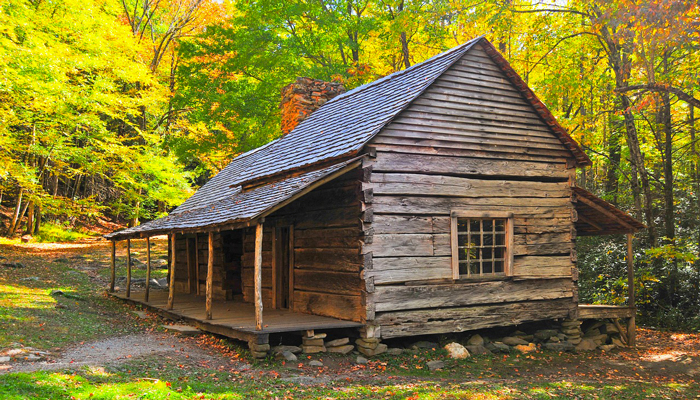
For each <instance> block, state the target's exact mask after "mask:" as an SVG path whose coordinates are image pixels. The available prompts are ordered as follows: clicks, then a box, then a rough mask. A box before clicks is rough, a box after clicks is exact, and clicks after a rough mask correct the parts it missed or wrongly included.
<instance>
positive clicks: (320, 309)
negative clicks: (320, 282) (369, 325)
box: [294, 290, 365, 322]
mask: <svg viewBox="0 0 700 400" xmlns="http://www.w3.org/2000/svg"><path fill="white" fill-rule="evenodd" d="M294 299H295V301H294V311H297V312H304V313H309V314H316V315H324V316H327V317H333V318H338V319H343V320H349V321H358V322H359V321H362V320H363V317H364V312H365V310H364V306H363V304H362V298H361V297H360V296H344V295H337V294H328V293H316V292H305V291H301V290H295V291H294Z"/></svg>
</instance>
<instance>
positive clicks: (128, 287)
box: [126, 239, 131, 297]
mask: <svg viewBox="0 0 700 400" xmlns="http://www.w3.org/2000/svg"><path fill="white" fill-rule="evenodd" d="M126 297H131V239H126Z"/></svg>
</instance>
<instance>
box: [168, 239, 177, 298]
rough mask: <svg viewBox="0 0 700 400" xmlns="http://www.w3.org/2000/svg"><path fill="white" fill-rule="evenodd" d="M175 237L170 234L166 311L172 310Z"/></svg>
mask: <svg viewBox="0 0 700 400" xmlns="http://www.w3.org/2000/svg"><path fill="white" fill-rule="evenodd" d="M176 236H177V234H176V233H175V232H173V233H171V234H170V247H171V253H170V283H169V284H168V304H167V305H166V308H167V309H168V310H172V309H173V300H174V297H175V247H176V246H175V244H176V242H177V241H176Z"/></svg>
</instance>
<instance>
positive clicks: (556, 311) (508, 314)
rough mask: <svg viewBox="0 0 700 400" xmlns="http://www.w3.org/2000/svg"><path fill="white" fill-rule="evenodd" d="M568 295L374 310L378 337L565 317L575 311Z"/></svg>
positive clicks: (464, 329) (475, 328)
mask: <svg viewBox="0 0 700 400" xmlns="http://www.w3.org/2000/svg"><path fill="white" fill-rule="evenodd" d="M575 309H576V303H575V302H574V301H573V299H572V298H569V299H558V300H544V301H532V302H523V303H508V304H498V305H489V306H472V307H459V308H447V309H429V310H415V311H397V312H388V313H377V314H376V317H375V322H377V323H378V324H380V326H381V332H382V338H384V339H390V338H394V337H403V336H416V335H430V334H441V333H450V332H464V331H473V330H478V329H485V328H492V327H497V326H509V325H518V324H521V323H524V322H531V321H543V320H551V319H555V318H566V317H569V316H570V315H575V313H576V310H575Z"/></svg>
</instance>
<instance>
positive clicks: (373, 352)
mask: <svg viewBox="0 0 700 400" xmlns="http://www.w3.org/2000/svg"><path fill="white" fill-rule="evenodd" d="M387 349H388V346H387V345H386V344H384V343H379V344H378V345H377V347H375V348H374V349H367V348H364V347H358V348H357V350H358V351H359V352H360V353H362V354H364V355H365V356H367V357H373V356H378V355H380V354H383V353H386V350H387Z"/></svg>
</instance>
